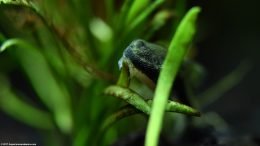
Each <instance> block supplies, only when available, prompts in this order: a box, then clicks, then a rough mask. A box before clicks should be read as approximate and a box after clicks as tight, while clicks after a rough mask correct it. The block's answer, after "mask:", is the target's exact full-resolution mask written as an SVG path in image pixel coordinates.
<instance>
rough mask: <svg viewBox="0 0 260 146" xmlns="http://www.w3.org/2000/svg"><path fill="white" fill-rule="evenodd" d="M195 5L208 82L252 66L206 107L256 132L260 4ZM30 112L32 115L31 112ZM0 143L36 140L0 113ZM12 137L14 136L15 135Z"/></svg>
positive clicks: (242, 130) (233, 0) (250, 0)
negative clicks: (245, 62) (244, 65)
mask: <svg viewBox="0 0 260 146" xmlns="http://www.w3.org/2000/svg"><path fill="white" fill-rule="evenodd" d="M189 2H190V3H189V6H193V5H199V6H201V7H202V12H201V14H200V17H199V32H198V37H199V38H198V40H197V48H198V49H199V52H198V56H197V57H196V58H197V60H198V61H199V62H200V63H201V64H202V65H204V66H205V68H206V69H207V71H208V78H207V82H206V83H207V84H208V85H210V84H212V83H214V82H215V81H217V80H218V79H220V78H221V77H223V76H224V75H225V74H227V73H229V72H230V71H232V70H233V69H234V68H235V67H236V66H237V65H239V63H240V62H241V61H242V60H244V59H249V60H251V62H252V64H253V67H252V68H251V70H250V72H249V73H248V74H247V75H246V77H245V78H244V80H242V81H241V82H240V83H239V84H238V85H237V86H236V87H234V88H233V89H232V90H230V91H229V92H228V93H226V94H225V95H224V96H223V97H221V98H220V99H219V100H218V101H217V102H215V103H214V104H212V105H211V106H209V107H207V111H215V112H217V113H219V114H220V115H221V116H223V118H224V119H225V120H226V121H227V123H228V124H229V125H230V126H231V127H232V129H233V130H234V131H235V132H236V133H237V134H239V135H246V134H252V135H260V126H259V123H260V108H259V103H260V98H259V95H260V94H259V92H260V89H259V87H258V84H259V78H260V77H259V75H260V68H259V67H258V66H259V65H258V63H260V59H259V58H260V50H259V49H260V7H259V6H260V2H258V1H257V0H247V1H242V0H218V1H210V0H196V1H192V2H191V1H189ZM32 116H33V115H32ZM0 121H1V125H0V141H1V142H2V140H8V139H10V137H11V139H12V140H14V141H15V142H28V141H29V142H37V141H39V139H37V137H38V136H35V135H36V133H37V132H36V131H35V130H33V129H31V128H30V127H27V126H25V125H24V124H21V123H19V122H17V121H15V120H13V119H10V118H9V117H8V116H7V115H6V114H4V113H3V112H2V111H0ZM14 133H15V134H16V137H13V134H14Z"/></svg>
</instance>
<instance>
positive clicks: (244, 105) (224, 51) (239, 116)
mask: <svg viewBox="0 0 260 146" xmlns="http://www.w3.org/2000/svg"><path fill="white" fill-rule="evenodd" d="M259 4H260V3H259V1H256V0H248V1H241V0H219V1H204V0H200V1H196V2H195V1H194V2H193V3H192V4H191V5H199V6H201V7H202V13H201V15H200V17H199V19H200V22H199V31H200V32H199V36H201V38H199V40H198V42H197V47H198V48H199V53H198V54H199V55H198V57H197V60H198V61H199V62H200V63H201V64H203V65H204V66H205V67H206V69H207V71H208V79H207V81H208V84H210V83H213V82H214V81H217V80H218V79H219V78H221V77H222V76H224V75H225V74H227V73H228V72H230V71H232V69H234V68H235V67H236V66H237V65H239V63H240V62H241V61H243V60H245V59H248V60H250V61H251V63H252V65H253V66H252V68H251V70H250V71H249V73H248V74H247V75H246V77H245V78H244V79H243V80H242V81H241V82H240V83H239V84H238V85H237V86H235V87H234V88H233V89H232V90H230V91H229V92H228V93H226V94H225V95H224V96H223V97H221V98H220V99H218V100H217V101H216V102H215V103H214V104H213V105H211V106H210V107H208V109H207V110H208V111H215V112H217V113H219V114H220V115H221V116H223V117H224V119H225V120H226V121H227V122H228V124H229V125H230V126H231V127H232V128H233V130H234V131H235V132H236V133H237V134H239V135H244V134H245V135H246V134H256V135H259V134H260V126H259V123H260V108H259V103H260V98H259V95H260V90H259V81H260V80H259V79H260V77H259V75H260V68H259V63H260V59H259V58H260V57H259V55H260V50H259V49H260V27H259V26H260V9H259V6H260V5H259ZM209 81H210V82H209Z"/></svg>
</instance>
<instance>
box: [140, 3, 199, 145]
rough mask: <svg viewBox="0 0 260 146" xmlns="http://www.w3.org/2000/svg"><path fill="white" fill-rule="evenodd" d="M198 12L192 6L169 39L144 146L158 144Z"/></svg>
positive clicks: (196, 8) (192, 34) (193, 32)
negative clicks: (169, 42)
mask: <svg viewBox="0 0 260 146" xmlns="http://www.w3.org/2000/svg"><path fill="white" fill-rule="evenodd" d="M199 12H200V8H199V7H194V8H192V9H191V10H189V11H188V12H187V14H186V15H185V17H184V18H183V19H182V21H181V22H180V24H179V26H178V28H177V31H176V33H175V35H174V37H173V39H172V41H171V44H170V47H169V50H168V54H167V56H166V59H165V61H164V63H163V66H162V70H161V73H160V75H159V79H158V83H157V87H156V91H155V97H154V101H153V104H152V111H151V116H150V119H149V123H148V129H147V133H146V139H145V145H146V146H157V145H158V139H159V135H160V131H161V127H162V121H163V116H164V110H165V107H166V103H167V99H168V97H169V94H170V90H171V87H172V84H173V82H174V80H175V77H176V75H177V72H178V70H179V67H180V65H181V63H182V61H183V58H184V56H185V54H186V52H187V50H188V48H189V46H190V44H191V41H192V39H193V36H194V34H195V30H196V29H195V21H196V19H197V15H198V13H199Z"/></svg>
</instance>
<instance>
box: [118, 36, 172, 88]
mask: <svg viewBox="0 0 260 146" xmlns="http://www.w3.org/2000/svg"><path fill="white" fill-rule="evenodd" d="M166 54H167V50H166V49H165V48H163V47H161V46H158V45H155V44H152V43H148V42H146V41H144V40H141V39H138V40H134V41H133V42H132V43H131V44H130V45H129V46H128V47H127V48H126V49H125V51H124V53H123V56H124V57H126V58H128V59H129V60H131V62H132V64H133V65H134V66H135V67H136V68H137V69H138V70H140V71H141V72H143V73H144V74H145V75H147V76H148V77H149V78H150V79H151V80H152V81H153V82H155V83H156V81H157V79H158V76H159V73H160V69H161V67H162V63H163V60H164V58H165V56H166Z"/></svg>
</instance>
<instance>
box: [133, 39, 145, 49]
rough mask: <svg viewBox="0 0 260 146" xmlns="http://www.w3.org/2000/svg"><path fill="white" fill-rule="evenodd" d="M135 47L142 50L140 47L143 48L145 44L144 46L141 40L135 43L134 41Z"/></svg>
mask: <svg viewBox="0 0 260 146" xmlns="http://www.w3.org/2000/svg"><path fill="white" fill-rule="evenodd" d="M135 46H136V47H137V48H142V47H144V46H145V44H144V42H143V41H142V40H136V41H135Z"/></svg>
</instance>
